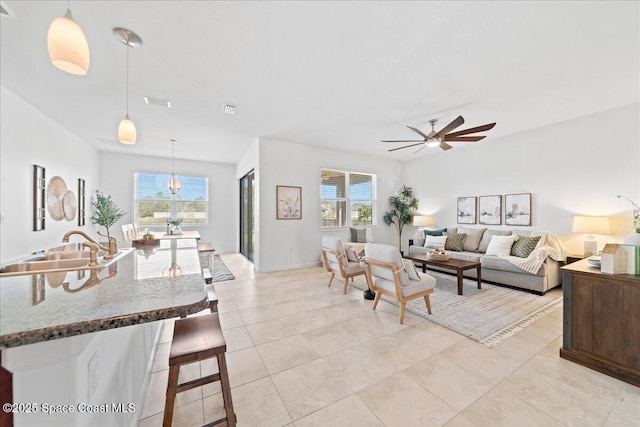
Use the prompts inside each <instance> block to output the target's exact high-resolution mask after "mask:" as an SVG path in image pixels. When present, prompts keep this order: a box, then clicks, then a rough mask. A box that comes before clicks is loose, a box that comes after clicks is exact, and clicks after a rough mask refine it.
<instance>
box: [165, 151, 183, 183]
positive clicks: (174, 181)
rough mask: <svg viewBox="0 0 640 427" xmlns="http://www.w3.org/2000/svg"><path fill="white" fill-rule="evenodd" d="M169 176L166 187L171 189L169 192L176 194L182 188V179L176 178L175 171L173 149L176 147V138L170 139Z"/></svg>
mask: <svg viewBox="0 0 640 427" xmlns="http://www.w3.org/2000/svg"><path fill="white" fill-rule="evenodd" d="M170 141H171V147H172V148H171V176H170V177H169V183H168V184H167V187H169V191H171V194H176V193H177V192H178V191H180V189H181V188H182V181H180V179H179V178H178V176H177V175H176V173H175V168H174V166H175V161H176V157H175V149H176V140H175V139H171V140H170Z"/></svg>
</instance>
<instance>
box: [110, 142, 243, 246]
mask: <svg viewBox="0 0 640 427" xmlns="http://www.w3.org/2000/svg"><path fill="white" fill-rule="evenodd" d="M168 144H169V143H168V142H167V145H168ZM165 148H167V147H165ZM167 149H168V148H167ZM135 172H160V173H170V172H171V159H170V158H160V157H150V156H136V155H132V154H119V153H106V152H103V153H100V183H101V184H100V188H99V189H100V190H101V191H102V192H103V193H105V194H108V195H111V196H112V197H113V200H114V201H115V202H116V203H117V204H118V206H119V207H120V208H121V209H123V210H124V211H125V212H127V215H125V216H124V217H122V218H121V219H120V221H118V223H117V224H116V225H114V227H113V234H114V235H115V236H117V237H118V238H121V237H122V230H121V228H120V226H121V225H122V224H128V223H132V222H134V218H133V174H134V173H135ZM175 173H176V174H177V175H193V176H207V177H209V224H207V225H184V224H183V225H182V228H183V229H184V230H197V231H198V232H200V236H201V237H202V241H204V242H211V243H212V244H213V247H214V248H215V249H216V252H217V253H225V252H235V251H236V240H237V237H236V235H237V232H236V230H237V217H238V202H237V199H238V198H237V192H238V190H237V186H238V185H237V181H236V180H235V167H234V166H233V165H229V164H223V163H209V162H196V161H191V160H180V159H176V161H175ZM101 228H102V227H101ZM149 228H150V229H152V230H154V229H155V230H157V231H162V230H165V229H166V227H164V226H162V227H161V226H158V227H157V228H154V227H149Z"/></svg>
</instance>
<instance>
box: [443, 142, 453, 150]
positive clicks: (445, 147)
mask: <svg viewBox="0 0 640 427" xmlns="http://www.w3.org/2000/svg"><path fill="white" fill-rule="evenodd" d="M440 148H442V149H443V150H450V149H452V148H453V147H452V146H450V145H449V144H447V143H446V142H441V143H440Z"/></svg>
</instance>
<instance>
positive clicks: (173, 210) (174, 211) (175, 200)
mask: <svg viewBox="0 0 640 427" xmlns="http://www.w3.org/2000/svg"><path fill="white" fill-rule="evenodd" d="M140 174H143V175H156V176H159V177H161V179H162V181H163V182H165V181H166V182H168V181H169V177H170V176H171V174H169V173H165V172H153V171H135V172H134V173H133V198H132V199H133V209H132V211H133V220H134V222H135V223H137V224H139V225H141V226H143V227H161V226H164V224H149V225H144V224H142V223H141V222H140V216H139V202H141V201H144V200H147V199H138V198H137V196H138V176H139V175H140ZM179 178H180V180H181V181H182V183H183V188H182V190H181V191H180V192H178V193H177V194H171V192H170V191H169V189H168V188H166V189H163V194H164V192H165V191H166V192H167V193H168V195H169V196H170V198H169V199H163V200H166V201H167V202H169V217H170V218H175V217H177V215H178V204H179V203H191V202H198V203H203V202H204V205H205V220H204V222H199V223H190V222H183V223H182V226H183V227H184V226H187V227H201V226H207V225H209V221H210V195H209V191H210V187H209V177H208V176H206V175H179ZM185 178H197V179H204V180H205V182H204V183H205V196H206V198H205V200H197V199H180V198H179V197H180V193H182V192H183V191H184V182H185ZM158 200H159V199H158Z"/></svg>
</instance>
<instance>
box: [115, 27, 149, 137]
mask: <svg viewBox="0 0 640 427" xmlns="http://www.w3.org/2000/svg"><path fill="white" fill-rule="evenodd" d="M113 35H114V37H115V38H116V39H117V40H118V41H120V42H121V43H123V44H124V45H125V46H127V114H126V115H125V116H124V118H123V119H122V120H120V125H119V126H118V140H119V141H120V143H122V144H126V145H133V144H135V143H136V137H137V134H136V125H134V124H133V121H132V120H131V119H130V118H129V48H130V47H140V46H142V39H141V38H140V37H138V35H137V34H136V33H134V32H133V31H130V30H127V29H126V28H114V29H113Z"/></svg>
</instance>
